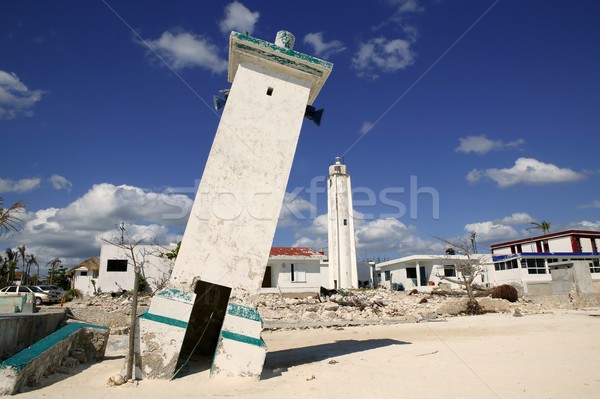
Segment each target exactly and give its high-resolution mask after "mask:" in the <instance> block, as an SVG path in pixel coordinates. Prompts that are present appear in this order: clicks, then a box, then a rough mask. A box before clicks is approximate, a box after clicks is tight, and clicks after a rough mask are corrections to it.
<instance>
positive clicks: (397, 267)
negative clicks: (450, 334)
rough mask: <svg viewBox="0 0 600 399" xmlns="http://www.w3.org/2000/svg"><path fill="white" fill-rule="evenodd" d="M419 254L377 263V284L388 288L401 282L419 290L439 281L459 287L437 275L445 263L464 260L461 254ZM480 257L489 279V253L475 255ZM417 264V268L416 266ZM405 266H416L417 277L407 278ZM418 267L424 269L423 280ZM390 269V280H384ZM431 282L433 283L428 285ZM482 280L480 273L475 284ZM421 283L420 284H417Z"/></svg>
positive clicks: (431, 286) (407, 286)
mask: <svg viewBox="0 0 600 399" xmlns="http://www.w3.org/2000/svg"><path fill="white" fill-rule="evenodd" d="M419 256H421V255H418V256H413V257H406V258H400V259H397V260H396V262H394V261H388V262H385V264H384V265H383V266H381V265H378V266H377V271H376V273H381V278H380V281H379V286H383V287H386V288H388V289H389V288H390V287H391V286H392V284H394V283H402V284H403V285H404V288H405V289H406V290H410V289H413V288H417V289H419V290H421V291H429V290H431V289H432V288H433V287H435V286H437V285H438V284H439V283H440V282H443V283H447V284H450V286H451V287H452V288H459V287H460V286H459V285H458V284H454V283H450V282H448V281H447V280H445V281H444V280H443V279H442V278H440V277H438V275H440V276H443V275H444V266H447V265H456V264H459V263H460V262H465V261H466V260H465V259H466V258H465V257H463V256H459V255H456V256H455V257H454V258H452V257H446V256H439V257H436V256H427V255H424V256H423V258H419ZM477 256H478V257H479V258H481V260H480V262H481V263H482V266H483V268H484V269H485V270H487V273H485V274H486V276H487V277H486V278H487V279H489V274H490V272H489V268H490V266H489V262H490V259H491V257H490V255H489V254H479V255H477ZM417 266H418V268H417ZM407 268H416V273H417V278H409V277H408V276H407V272H406V269H407ZM420 269H425V280H424V281H420V280H421V274H420V273H421V272H420ZM386 271H390V277H391V278H390V280H388V281H386V280H385V272H386ZM430 282H432V283H433V284H435V285H429V283H430ZM482 282H483V280H482V277H481V275H480V276H478V277H477V278H476V279H475V283H476V284H481V283H482ZM419 283H421V285H419Z"/></svg>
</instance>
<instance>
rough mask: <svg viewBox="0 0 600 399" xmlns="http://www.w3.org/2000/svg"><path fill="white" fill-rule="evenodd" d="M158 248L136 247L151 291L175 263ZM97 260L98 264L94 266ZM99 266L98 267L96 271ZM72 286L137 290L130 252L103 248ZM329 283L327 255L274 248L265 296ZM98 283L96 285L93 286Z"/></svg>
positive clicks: (361, 266)
mask: <svg viewBox="0 0 600 399" xmlns="http://www.w3.org/2000/svg"><path fill="white" fill-rule="evenodd" d="M173 248H174V246H171V247H169V248H167V249H165V248H164V247H162V246H157V245H140V246H138V247H136V260H137V261H139V262H141V264H142V270H143V272H144V275H145V278H146V280H147V282H148V284H149V285H150V289H151V290H154V289H156V286H157V284H162V283H164V281H166V279H167V278H168V277H169V275H170V273H171V269H172V262H170V261H168V260H167V259H165V258H161V257H160V254H161V253H164V252H167V251H168V250H170V249H173ZM94 259H95V263H94V262H92V261H93V260H94ZM94 265H95V267H94ZM357 269H358V279H359V281H360V282H361V283H362V284H361V285H362V286H365V287H366V286H368V285H369V284H370V283H371V281H372V279H371V276H370V265H369V264H368V263H366V262H362V263H360V262H359V263H357ZM69 273H70V274H71V275H72V280H71V281H72V285H73V287H74V288H77V289H79V290H80V291H81V292H82V293H84V294H86V295H94V292H95V291H94V284H95V285H96V287H95V288H96V290H97V291H98V292H114V291H118V290H119V289H124V290H130V289H131V288H132V287H133V281H134V269H133V262H132V261H131V255H130V254H129V253H128V251H126V250H123V249H120V248H118V247H115V246H113V245H103V246H102V248H101V252H100V258H97V257H94V258H90V259H88V260H86V261H84V262H82V263H80V264H78V265H77V266H75V267H73V268H72V269H71V270H70V271H69ZM328 279H329V264H328V262H327V256H326V255H325V253H324V252H323V251H316V250H313V249H311V248H303V247H273V248H271V252H270V254H269V260H268V262H267V267H266V271H265V275H264V278H263V281H262V288H261V293H309V292H313V293H317V292H319V289H320V288H321V287H326V286H327V283H328ZM91 280H94V283H92V282H91Z"/></svg>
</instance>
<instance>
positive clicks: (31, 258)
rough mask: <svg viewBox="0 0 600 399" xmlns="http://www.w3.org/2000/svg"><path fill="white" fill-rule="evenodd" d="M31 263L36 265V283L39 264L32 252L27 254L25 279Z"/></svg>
mask: <svg viewBox="0 0 600 399" xmlns="http://www.w3.org/2000/svg"><path fill="white" fill-rule="evenodd" d="M31 265H36V266H37V274H36V279H35V280H36V281H35V283H36V284H38V282H39V280H40V264H39V263H38V261H37V259H36V258H35V255H34V254H29V255H27V280H29V274H30V273H29V272H30V271H31ZM28 282H29V281H28Z"/></svg>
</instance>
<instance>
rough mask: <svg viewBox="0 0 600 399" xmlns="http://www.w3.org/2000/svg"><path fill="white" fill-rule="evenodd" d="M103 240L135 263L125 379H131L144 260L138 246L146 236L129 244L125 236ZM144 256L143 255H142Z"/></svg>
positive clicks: (133, 375) (133, 376)
mask: <svg viewBox="0 0 600 399" xmlns="http://www.w3.org/2000/svg"><path fill="white" fill-rule="evenodd" d="M100 239H101V240H102V241H104V242H106V243H108V244H111V245H114V246H115V247H117V248H121V249H122V250H124V251H125V253H126V256H127V257H128V258H129V260H130V261H131V262H132V263H133V270H134V273H135V277H134V283H133V287H132V295H131V320H130V323H129V348H128V351H127V367H126V371H125V372H126V375H125V380H127V381H129V380H131V379H133V378H135V374H134V372H133V369H134V358H135V356H136V354H135V330H136V322H137V302H138V286H139V283H140V275H141V269H142V266H143V260H142V261H140V259H139V255H140V254H139V250H138V248H137V247H138V246H139V245H140V244H142V242H144V241H145V239H144V238H142V239H139V240H135V241H132V242H131V243H129V244H125V242H124V240H123V238H121V239H120V240H117V239H113V240H109V239H105V238H100ZM142 256H143V255H142Z"/></svg>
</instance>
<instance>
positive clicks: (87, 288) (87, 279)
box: [73, 267, 98, 296]
mask: <svg viewBox="0 0 600 399" xmlns="http://www.w3.org/2000/svg"><path fill="white" fill-rule="evenodd" d="M82 274H86V275H85V276H83V275H82ZM92 280H95V281H96V282H97V281H98V278H97V277H95V276H94V272H92V271H91V270H88V269H86V268H85V267H80V268H77V269H75V270H74V271H73V288H75V289H76V290H79V291H80V292H81V293H82V294H84V295H88V296H89V295H94V284H92Z"/></svg>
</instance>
